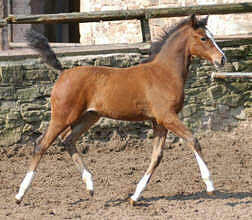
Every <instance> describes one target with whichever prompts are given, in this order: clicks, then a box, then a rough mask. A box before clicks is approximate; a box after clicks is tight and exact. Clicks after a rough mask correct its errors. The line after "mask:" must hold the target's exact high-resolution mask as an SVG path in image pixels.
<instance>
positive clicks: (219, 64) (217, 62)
mask: <svg viewBox="0 0 252 220" xmlns="http://www.w3.org/2000/svg"><path fill="white" fill-rule="evenodd" d="M226 62H227V58H226V56H225V55H223V56H222V57H221V59H220V60H219V61H215V62H214V64H215V66H216V67H222V66H224V65H225V63H226Z"/></svg>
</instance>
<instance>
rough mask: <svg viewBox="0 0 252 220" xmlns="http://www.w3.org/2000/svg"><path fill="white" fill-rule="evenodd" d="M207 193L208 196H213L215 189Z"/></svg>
mask: <svg viewBox="0 0 252 220" xmlns="http://www.w3.org/2000/svg"><path fill="white" fill-rule="evenodd" d="M207 195H209V196H214V195H215V191H210V192H207Z"/></svg>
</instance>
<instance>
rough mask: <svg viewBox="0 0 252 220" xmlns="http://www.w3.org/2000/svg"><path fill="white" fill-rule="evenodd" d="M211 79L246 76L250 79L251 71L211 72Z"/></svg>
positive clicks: (251, 77) (251, 76)
mask: <svg viewBox="0 0 252 220" xmlns="http://www.w3.org/2000/svg"><path fill="white" fill-rule="evenodd" d="M211 78H212V79H226V78H248V79H252V73H250V72H230V73H228V72H217V73H212V75H211Z"/></svg>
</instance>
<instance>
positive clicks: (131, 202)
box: [129, 198, 136, 206]
mask: <svg viewBox="0 0 252 220" xmlns="http://www.w3.org/2000/svg"><path fill="white" fill-rule="evenodd" d="M129 204H130V206H135V205H136V201H134V200H133V199H131V198H129Z"/></svg>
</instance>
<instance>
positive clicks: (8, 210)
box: [0, 121, 252, 220]
mask: <svg viewBox="0 0 252 220" xmlns="http://www.w3.org/2000/svg"><path fill="white" fill-rule="evenodd" d="M251 134H252V122H251V121H246V122H243V123H242V124H241V125H240V126H239V127H237V128H236V129H234V130H232V131H231V132H212V131H211V132H207V133H204V134H202V135H200V137H199V140H200V143H201V145H202V149H203V153H204V157H205V160H206V161H207V163H208V167H209V169H210V171H211V173H212V177H213V180H214V183H215V187H216V189H217V190H218V191H217V192H216V195H215V196H212V197H209V196H207V194H206V193H205V185H204V184H203V182H202V180H201V177H200V172H199V169H198V166H197V162H196V159H195V158H194V155H193V153H192V152H191V151H190V149H188V148H187V147H186V146H185V145H184V144H178V143H176V144H172V145H170V146H168V145H166V147H165V149H164V157H163V160H162V162H161V164H160V166H159V167H158V169H157V171H156V173H155V174H154V176H153V178H152V179H151V181H150V183H149V185H148V187H147V189H146V191H145V192H144V193H143V194H142V197H141V200H140V201H139V202H138V203H137V205H136V206H134V207H130V206H129V204H128V202H127V198H128V197H129V195H131V194H132V193H133V192H134V190H135V187H136V184H137V182H138V181H139V180H140V178H141V177H142V176H143V174H144V172H145V170H146V169H147V167H148V165H149V162H150V155H151V151H152V145H151V141H150V140H146V141H136V140H128V141H127V142H123V141H120V138H119V136H118V138H117V136H115V137H113V139H112V140H111V141H110V142H108V143H106V146H105V144H104V143H101V142H99V143H97V144H96V146H94V144H92V145H91V144H90V145H89V146H88V147H89V148H88V149H89V150H88V151H87V152H86V153H85V154H83V157H84V159H85V162H86V165H87V167H88V168H89V170H90V171H91V172H92V174H93V180H94V187H95V195H94V197H93V198H91V197H90V196H89V195H88V193H87V192H86V191H85V186H84V184H83V183H82V182H81V177H80V174H79V172H78V171H77V169H76V168H75V166H74V164H73V162H72V161H71V159H70V157H69V156H68V154H67V153H66V152H65V151H64V149H63V148H62V147H58V146H52V147H51V148H50V149H49V150H48V152H47V153H46V155H45V156H44V157H43V159H42V161H41V163H40V166H39V169H38V172H37V175H36V177H35V179H34V181H33V184H32V187H31V188H30V190H29V191H28V193H27V194H26V196H25V197H24V200H23V202H22V203H21V204H20V205H17V204H16V203H15V200H14V196H15V194H16V192H17V190H18V187H19V185H20V183H21V181H22V179H23V177H24V175H25V173H26V169H27V167H28V164H29V161H30V158H31V153H32V150H33V147H32V146H27V147H24V146H13V147H10V148H8V149H7V148H0V155H1V157H0V198H1V199H0V219H1V220H2V219H7V220H8V219H11V220H12V219H36V220H37V219H108V220H111V219H112V220H114V219H120V220H123V219H151V220H152V219H178V220H183V219H190V220H191V219H193V220H201V219H203V220H209V219H214V220H216V219H218V220H222V219H225V220H232V219H244V220H245V219H246V220H248V219H252V135H251ZM84 149H85V148H84ZM82 150H83V149H82Z"/></svg>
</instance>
